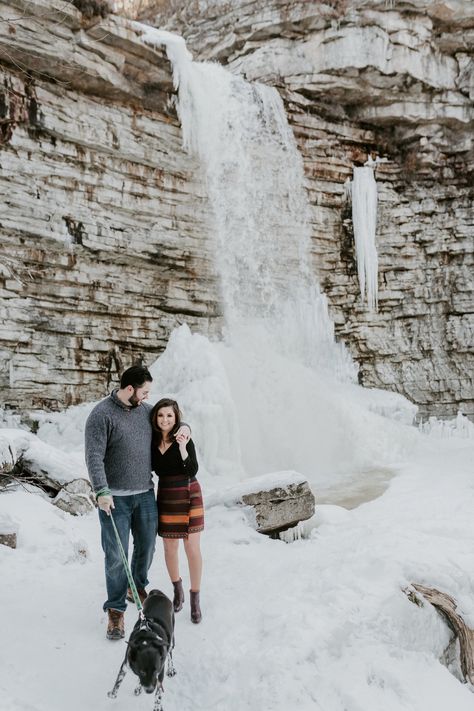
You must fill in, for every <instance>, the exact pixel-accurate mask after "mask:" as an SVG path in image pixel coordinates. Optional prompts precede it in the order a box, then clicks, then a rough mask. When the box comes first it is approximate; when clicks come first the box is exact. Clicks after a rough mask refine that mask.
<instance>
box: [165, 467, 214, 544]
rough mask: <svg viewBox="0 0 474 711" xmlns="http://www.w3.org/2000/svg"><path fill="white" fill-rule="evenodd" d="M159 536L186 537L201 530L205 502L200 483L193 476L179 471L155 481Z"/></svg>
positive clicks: (202, 527)
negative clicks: (174, 474)
mask: <svg viewBox="0 0 474 711" xmlns="http://www.w3.org/2000/svg"><path fill="white" fill-rule="evenodd" d="M157 503H158V535H159V536H161V537H162V538H187V537H188V535H189V534H190V533H198V532H199V531H202V530H203V529H204V504H203V500H202V492H201V486H200V484H199V482H198V480H197V479H196V478H195V477H193V478H192V479H190V480H189V481H188V479H183V475H182V474H178V475H177V476H166V477H162V478H161V479H160V481H159V484H158V496H157Z"/></svg>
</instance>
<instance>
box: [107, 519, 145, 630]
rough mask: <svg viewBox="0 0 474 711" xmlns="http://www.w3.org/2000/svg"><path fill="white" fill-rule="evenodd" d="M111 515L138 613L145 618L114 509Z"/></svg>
mask: <svg viewBox="0 0 474 711" xmlns="http://www.w3.org/2000/svg"><path fill="white" fill-rule="evenodd" d="M109 516H110V520H111V521H112V528H113V529H114V533H115V538H116V539H117V545H118V547H119V551H120V557H121V558H122V563H123V567H124V568H125V572H126V574H127V580H128V584H129V585H130V590H131V591H132V595H133V601H134V602H135V605H136V606H137V610H138V614H139V615H140V617H141V618H142V619H143V618H144V614H143V605H142V603H141V601H140V598H139V597H138V592H137V588H136V585H135V582H134V580H133V577H132V572H131V570H130V566H129V564H128V560H127V556H126V555H125V551H124V549H123V546H122V541H121V540H120V536H119V534H118V531H117V526H116V525H115V521H114V517H113V516H112V511H110V512H109Z"/></svg>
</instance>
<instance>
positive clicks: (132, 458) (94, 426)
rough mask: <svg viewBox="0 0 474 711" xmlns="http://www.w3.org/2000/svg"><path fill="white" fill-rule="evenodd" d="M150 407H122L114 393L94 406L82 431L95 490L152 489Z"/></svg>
mask: <svg viewBox="0 0 474 711" xmlns="http://www.w3.org/2000/svg"><path fill="white" fill-rule="evenodd" d="M150 412H151V405H148V404H147V403H142V404H141V405H139V406H138V407H130V406H128V405H125V404H124V403H123V402H122V401H121V400H120V399H119V398H118V397H117V390H114V392H112V393H111V394H110V395H109V396H108V397H106V398H105V399H104V400H102V401H101V402H99V404H98V405H96V406H95V407H94V409H93V410H92V412H91V414H90V415H89V417H88V418H87V422H86V429H85V440H86V464H87V470H88V472H89V479H90V480H91V483H92V488H93V489H94V491H99V490H100V489H103V488H104V487H108V488H109V489H111V490H112V492H113V491H114V490H116V491H120V492H126V491H127V492H128V491H130V492H131V493H133V492H138V491H146V490H148V489H151V488H152V487H153V481H152V473H151V437H152V427H151V422H150Z"/></svg>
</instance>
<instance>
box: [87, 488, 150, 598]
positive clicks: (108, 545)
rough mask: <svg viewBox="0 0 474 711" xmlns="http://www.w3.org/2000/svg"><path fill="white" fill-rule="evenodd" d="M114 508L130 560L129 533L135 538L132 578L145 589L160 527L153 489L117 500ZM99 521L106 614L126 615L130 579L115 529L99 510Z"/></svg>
mask: <svg viewBox="0 0 474 711" xmlns="http://www.w3.org/2000/svg"><path fill="white" fill-rule="evenodd" d="M114 505H115V508H114V509H112V516H113V518H114V522H115V526H116V528H117V531H118V534H119V537H120V540H121V542H122V546H123V549H124V551H125V553H126V555H127V560H128V542H129V538H130V532H131V533H132V536H133V554H132V564H131V566H130V568H131V571H132V577H133V580H134V583H135V585H136V586H137V588H142V589H145V587H146V586H147V585H148V570H149V568H150V566H151V562H152V560H153V553H154V552H155V541H156V530H157V527H158V510H157V506H156V500H155V492H154V491H153V489H150V490H149V491H146V492H145V493H143V494H132V495H131V496H114ZM99 521H100V526H101V529H102V548H103V549H104V553H105V582H106V585H107V600H106V602H105V603H104V610H107V609H109V608H112V609H113V610H122V611H123V612H124V611H125V609H126V607H127V603H126V601H125V597H126V595H127V587H128V579H127V573H126V572H125V568H124V565H123V562H122V558H121V557H120V550H119V547H118V542H117V538H116V536H115V532H114V529H113V527H112V521H111V520H110V516H108V515H107V514H106V513H105V512H104V511H101V510H100V509H99Z"/></svg>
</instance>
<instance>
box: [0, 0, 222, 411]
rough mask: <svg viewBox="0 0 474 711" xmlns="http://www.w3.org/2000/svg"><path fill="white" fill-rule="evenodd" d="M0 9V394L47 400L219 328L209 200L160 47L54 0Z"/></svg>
mask: <svg viewBox="0 0 474 711" xmlns="http://www.w3.org/2000/svg"><path fill="white" fill-rule="evenodd" d="M0 18H1V20H2V21H1V22H0V59H1V67H0V70H1V75H2V76H1V85H0V185H1V188H0V201H1V203H2V205H1V212H0V214H1V217H0V235H1V251H0V290H1V297H2V321H1V325H0V387H1V389H2V404H3V405H6V406H7V407H15V408H16V407H20V408H30V407H33V408H35V407H47V408H53V409H57V408H61V407H63V406H65V405H69V404H74V403H78V402H81V401H83V400H90V399H93V398H98V397H101V396H102V395H104V394H105V393H106V391H107V386H108V384H109V381H110V380H111V379H112V378H116V377H117V371H119V370H120V369H121V368H122V366H124V367H127V366H128V365H130V364H131V362H132V361H139V360H143V361H145V362H146V363H147V364H150V363H151V362H152V361H153V360H154V359H155V358H156V357H157V356H158V354H159V353H160V352H161V351H162V350H163V348H164V347H165V345H166V341H167V338H168V336H169V333H170V331H171V330H172V329H173V328H174V327H175V326H177V325H179V324H180V323H182V322H183V321H184V320H185V321H186V322H187V323H188V324H189V325H190V326H191V327H192V328H195V329H196V330H199V331H202V332H206V333H209V332H210V333H213V332H214V330H215V328H217V324H218V321H219V318H218V315H219V300H218V295H217V287H216V277H215V274H214V271H213V260H212V257H211V255H210V254H209V250H208V247H207V244H208V234H209V228H208V226H207V221H208V220H207V216H208V205H207V199H206V194H205V189H204V186H203V184H202V177H201V174H200V169H199V166H198V165H196V163H195V162H193V160H192V159H191V158H190V157H189V156H188V155H187V154H186V153H185V152H184V151H183V150H182V147H181V133H180V127H179V124H178V121H177V118H176V114H175V110H174V108H173V104H172V101H171V99H172V96H173V88H172V79H171V69H170V65H169V62H168V61H167V59H166V58H165V54H164V53H160V52H159V51H153V50H151V49H147V48H146V47H145V46H144V45H143V44H142V43H141V42H140V41H139V39H138V37H137V35H136V34H135V33H133V32H131V31H130V30H129V29H127V26H126V23H125V21H124V20H122V19H120V18H116V17H114V16H111V15H110V16H108V17H107V18H105V19H101V20H100V21H98V20H97V18H96V19H95V20H93V21H90V22H89V23H87V24H84V19H83V17H82V15H81V13H80V12H79V11H78V10H76V9H75V8H74V7H72V6H71V5H69V4H68V3H64V2H59V1H57V0H44V2H43V1H42V0H41V2H36V3H35V4H34V7H33V6H32V4H31V3H29V2H22V1H21V0H20V1H19V2H8V3H0ZM214 323H215V324H216V326H215V327H214V325H213V324H214Z"/></svg>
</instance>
